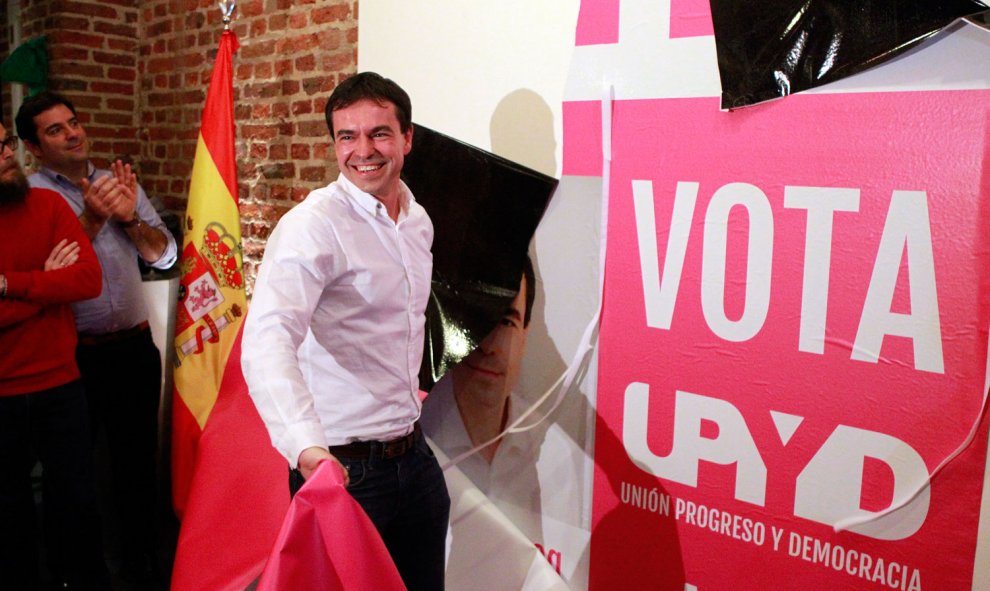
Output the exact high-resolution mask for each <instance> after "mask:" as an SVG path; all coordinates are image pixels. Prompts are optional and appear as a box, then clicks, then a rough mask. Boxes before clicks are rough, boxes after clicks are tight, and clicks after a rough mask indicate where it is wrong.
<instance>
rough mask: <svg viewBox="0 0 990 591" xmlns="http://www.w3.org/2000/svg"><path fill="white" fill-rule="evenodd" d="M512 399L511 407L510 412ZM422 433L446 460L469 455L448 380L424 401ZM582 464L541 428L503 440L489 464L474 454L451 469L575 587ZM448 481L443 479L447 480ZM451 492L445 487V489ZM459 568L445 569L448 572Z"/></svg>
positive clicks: (580, 546)
mask: <svg viewBox="0 0 990 591" xmlns="http://www.w3.org/2000/svg"><path fill="white" fill-rule="evenodd" d="M513 399H515V404H513V403H512V402H513ZM519 400H520V399H519V398H518V395H517V394H516V393H513V394H512V395H511V396H510V405H509V419H508V423H509V424H511V423H512V422H513V421H514V420H515V419H516V418H518V417H519V413H521V412H523V411H525V410H526V409H525V407H524V406H523V404H520V403H519ZM421 424H422V425H423V432H424V433H426V434H427V436H429V437H430V439H431V441H433V443H435V444H436V446H437V447H439V448H440V449H441V450H443V452H444V453H445V454H446V455H447V456H448V457H450V458H455V457H457V456H459V455H461V454H462V453H464V452H466V451H468V450H470V449H472V448H473V447H474V445H473V444H472V443H471V440H470V437H469V436H468V434H467V430H466V429H465V427H464V422H463V420H462V418H461V415H460V412H459V411H458V409H457V402H456V401H455V400H454V394H453V388H452V380H451V379H450V376H449V374H448V376H447V377H445V378H443V379H441V380H440V382H438V383H437V385H436V386H434V387H433V390H432V391H431V392H430V395H429V396H428V397H427V399H426V403H425V404H424V407H423V417H422V420H421ZM586 465H587V462H586V457H585V454H584V452H583V450H582V449H581V447H580V446H579V445H577V444H576V443H575V442H574V441H573V440H572V439H571V438H570V437H569V436H568V435H567V434H566V433H565V432H564V431H563V429H561V427H560V426H559V425H556V424H554V423H546V422H545V423H543V424H541V425H540V426H538V427H536V428H534V429H531V430H529V431H523V432H521V433H509V434H507V435H506V436H505V437H503V439H502V442H501V443H500V444H499V446H498V448H497V449H496V451H495V456H494V457H493V458H492V462H491V464H489V463H488V462H486V461H485V459H484V458H482V457H481V455H480V454H472V455H470V456H468V457H466V458H464V459H463V460H461V461H460V462H459V463H458V464H457V468H458V469H459V470H460V471H461V472H462V473H463V474H464V475H465V476H467V477H468V478H469V479H470V480H471V482H472V483H473V484H474V485H475V486H476V487H477V488H478V489H479V490H480V491H481V492H482V493H484V494H485V495H486V496H487V497H488V499H489V500H490V501H491V502H492V504H493V505H494V506H495V507H496V508H497V509H498V510H499V511H501V512H502V513H503V514H504V515H505V516H506V517H507V518H508V519H509V521H511V522H512V524H513V525H515V526H516V527H517V528H518V529H519V530H520V531H521V532H522V533H523V534H524V535H525V536H526V537H527V538H529V539H530V540H531V541H532V542H533V543H535V544H539V546H540V548H541V549H542V551H543V553H544V555H545V556H546V557H547V560H548V561H549V562H550V563H551V565H553V566H554V567H555V568H556V570H557V571H558V572H559V574H561V575H562V576H563V577H564V578H565V579H567V580H569V581H571V582H578V581H574V580H573V579H574V577H577V578H578V579H580V582H579V583H580V584H583V580H584V578H585V577H586V573H587V566H586V561H587V546H588V541H589V540H590V533H589V532H588V531H587V530H586V529H584V528H582V527H581V523H582V515H581V507H582V506H583V505H584V503H582V499H581V495H582V494H583V493H582V491H583V490H585V488H586V487H585V486H584V481H585V479H587V478H590V474H586V472H587V470H586V469H585V466H586ZM448 473H449V472H448ZM448 486H449V483H448ZM451 568H457V565H448V572H449V571H450V569H451Z"/></svg>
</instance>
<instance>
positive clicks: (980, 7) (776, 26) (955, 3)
mask: <svg viewBox="0 0 990 591" xmlns="http://www.w3.org/2000/svg"><path fill="white" fill-rule="evenodd" d="M711 9H712V24H713V25H714V28H715V47H716V51H717V53H718V68H719V77H720V78H721V81H722V108H723V109H734V108H737V107H745V106H748V105H752V104H755V103H759V102H763V101H766V100H770V99H774V98H779V97H783V96H787V95H789V94H792V93H795V92H799V91H802V90H807V89H809V88H814V87H816V86H821V85H823V84H827V83H829V82H834V81H836V80H839V79H841V78H845V77H847V76H851V75H852V74H856V73H858V72H862V71H863V70H866V69H868V68H871V67H873V66H876V65H878V64H880V63H882V62H885V61H887V60H889V59H891V58H893V57H895V56H898V55H900V54H902V53H904V52H905V51H907V50H908V49H910V48H912V47H914V46H915V45H917V44H919V43H921V42H922V41H924V40H925V39H927V38H929V37H931V36H933V35H935V34H936V33H938V32H939V31H941V30H943V29H944V28H946V27H947V26H949V25H951V24H952V23H953V22H955V21H956V20H958V19H960V18H962V17H966V16H971V15H975V14H979V13H981V12H986V11H987V7H986V5H984V4H982V3H980V2H978V1H976V0H920V1H919V0H916V1H913V2H908V1H905V0H867V1H865V2H856V1H849V0H774V1H773V2H759V3H754V2H750V1H745V0H711ZM959 59H966V57H965V56H959Z"/></svg>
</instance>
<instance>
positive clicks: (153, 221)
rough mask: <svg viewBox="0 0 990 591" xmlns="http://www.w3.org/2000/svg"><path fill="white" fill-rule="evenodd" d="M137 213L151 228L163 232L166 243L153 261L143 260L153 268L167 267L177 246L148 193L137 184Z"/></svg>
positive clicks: (170, 263)
mask: <svg viewBox="0 0 990 591" xmlns="http://www.w3.org/2000/svg"><path fill="white" fill-rule="evenodd" d="M137 215H138V217H139V218H141V220H142V221H143V222H144V223H146V224H148V225H149V226H151V227H153V228H157V229H158V230H159V231H160V232H162V233H163V234H165V239H166V240H167V243H166V244H165V250H164V251H162V255H161V256H160V257H158V260H155V261H145V262H146V263H148V265H149V266H151V267H153V268H155V269H160V270H162V269H168V268H170V267H171V266H172V265H174V264H175V259H176V258H177V257H178V254H179V247H178V245H177V244H176V243H175V236H172V233H171V232H169V230H168V227H167V226H166V225H165V222H163V221H162V218H161V217H160V216H159V215H158V212H157V211H155V206H153V205H152V204H151V201H150V200H149V199H148V195H147V194H146V193H145V192H144V189H143V188H142V187H141V186H140V185H138V196H137Z"/></svg>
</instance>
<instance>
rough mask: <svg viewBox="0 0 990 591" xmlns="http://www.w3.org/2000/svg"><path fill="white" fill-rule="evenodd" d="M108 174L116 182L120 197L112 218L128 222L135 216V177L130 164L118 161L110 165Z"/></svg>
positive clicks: (136, 190)
mask: <svg viewBox="0 0 990 591" xmlns="http://www.w3.org/2000/svg"><path fill="white" fill-rule="evenodd" d="M110 172H112V173H113V178H114V179H116V180H117V184H118V187H119V188H120V196H121V198H120V199H118V200H117V203H116V206H115V207H114V210H113V217H114V219H115V220H117V221H118V222H124V223H127V222H130V221H131V220H133V219H134V216H135V215H137V196H138V184H137V175H136V174H134V172H133V171H132V170H131V165H130V164H124V163H123V162H121V161H120V160H117V161H116V162H114V163H112V164H111V165H110Z"/></svg>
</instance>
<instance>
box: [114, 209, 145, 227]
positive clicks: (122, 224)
mask: <svg viewBox="0 0 990 591" xmlns="http://www.w3.org/2000/svg"><path fill="white" fill-rule="evenodd" d="M143 223H144V220H142V219H141V218H140V217H138V215H137V214H136V213H135V214H134V217H133V218H131V221H129V222H119V225H120V227H121V228H133V227H134V226H140V225H141V224H143Z"/></svg>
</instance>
